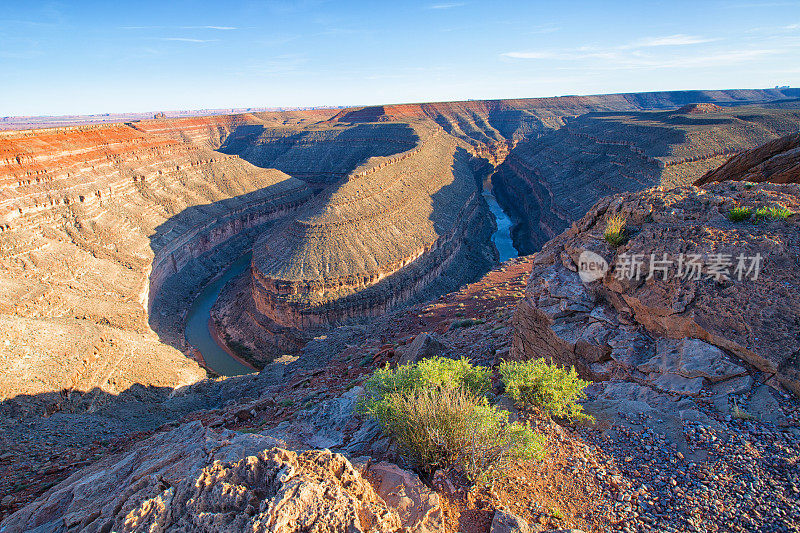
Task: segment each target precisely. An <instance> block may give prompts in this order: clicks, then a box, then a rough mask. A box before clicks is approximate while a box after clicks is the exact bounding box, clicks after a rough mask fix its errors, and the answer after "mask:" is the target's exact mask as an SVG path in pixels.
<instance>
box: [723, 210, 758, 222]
mask: <svg viewBox="0 0 800 533" xmlns="http://www.w3.org/2000/svg"><path fill="white" fill-rule="evenodd" d="M752 214H753V213H752V211H751V210H750V208H749V207H734V208H733V209H731V210H730V211H728V220H730V221H731V222H742V221H744V220H747V219H748V218H750V215H752Z"/></svg>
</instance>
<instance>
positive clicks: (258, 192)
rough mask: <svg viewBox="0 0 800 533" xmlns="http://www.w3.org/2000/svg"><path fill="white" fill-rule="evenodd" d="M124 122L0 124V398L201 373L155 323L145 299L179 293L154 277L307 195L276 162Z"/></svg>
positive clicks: (165, 381) (120, 386)
mask: <svg viewBox="0 0 800 533" xmlns="http://www.w3.org/2000/svg"><path fill="white" fill-rule="evenodd" d="M220 120H221V119H220ZM152 122H153V123H161V122H163V121H152ZM134 126H135V125H126V124H115V125H106V126H93V127H79V128H58V129H52V130H41V131H23V132H7V133H2V134H0V153H1V154H2V156H1V157H0V194H2V197H1V199H0V221H1V222H2V224H1V225H2V228H3V231H2V232H0V263H1V265H2V267H1V268H0V279H1V280H2V287H3V290H2V291H0V312H1V313H2V319H3V320H4V321H5V322H6V323H7V327H5V328H4V333H3V336H4V339H2V342H3V343H4V344H3V345H4V349H3V350H2V361H1V362H0V365H2V367H3V372H2V376H3V377H2V381H3V383H2V394H3V395H4V396H5V397H10V396H14V395H17V394H21V393H25V394H35V393H39V392H49V391H53V390H62V389H66V390H71V389H78V390H90V389H92V388H100V389H102V390H105V391H108V392H112V393H118V392H120V391H123V390H125V389H127V388H128V387H129V386H130V385H131V384H133V383H141V384H145V385H148V384H152V385H157V386H176V385H180V384H184V383H191V382H194V381H196V380H198V379H201V378H202V377H204V376H205V372H204V371H203V370H202V369H201V368H199V367H198V366H197V365H196V364H194V363H193V362H192V361H190V360H187V359H186V358H185V357H184V355H183V354H181V353H180V352H179V351H177V350H175V349H174V348H170V347H169V346H166V345H164V344H162V343H161V342H160V341H159V338H158V337H157V336H156V335H155V334H154V332H153V330H152V329H151V327H150V325H151V323H152V322H153V321H152V318H153V313H152V312H151V311H152V303H153V302H154V301H156V300H158V299H159V298H161V299H162V300H163V299H167V300H170V299H171V300H175V301H177V300H180V299H182V298H188V297H189V296H190V295H189V294H185V293H183V294H177V295H176V294H172V295H165V294H162V292H163V288H164V286H165V283H166V282H167V281H168V280H169V279H171V278H173V277H174V276H175V274H176V273H177V272H181V271H182V268H185V266H186V265H187V264H189V263H191V262H192V261H193V260H194V259H196V258H198V257H202V256H203V255H204V254H207V253H208V252H209V251H210V250H212V249H215V248H216V247H218V246H220V245H221V244H222V243H224V242H226V241H227V240H229V239H230V238H231V237H233V236H234V235H237V234H239V233H240V232H241V231H242V230H243V229H246V228H249V227H251V226H254V225H258V224H262V223H264V222H269V221H271V220H272V219H274V218H276V217H279V216H283V215H285V214H286V213H288V212H290V211H291V210H293V209H295V208H296V207H298V206H299V205H300V204H301V203H303V202H304V201H305V200H306V199H308V198H310V196H311V190H310V189H309V188H308V187H307V186H306V185H305V184H304V183H303V182H301V181H299V180H296V179H293V178H290V177H289V176H287V175H286V174H284V173H281V172H279V171H277V170H269V169H261V168H258V167H255V166H253V165H251V164H250V163H247V162H246V161H244V160H242V159H241V158H239V157H238V156H236V155H228V154H222V153H220V152H215V151H212V150H210V149H208V148H205V147H203V146H201V145H200V144H193V143H192V142H188V141H184V140H178V139H176V138H175V137H174V135H173V134H172V133H170V134H163V133H161V132H156V133H152V132H148V131H145V129H143V128H142V127H134ZM195 126H197V125H196V124H195ZM197 127H199V126H197ZM205 127H207V129H215V128H216V126H214V127H212V126H211V125H209V124H206V126H205ZM215 131H216V130H215ZM201 206H202V207H201ZM195 281H196V283H201V282H202V281H203V280H202V279H197V280H195ZM185 285H186V284H184V286H183V287H182V288H183V289H186V288H187V287H186V286H185ZM159 311H162V309H159ZM157 314H158V315H160V313H157ZM170 316H176V315H175V314H171V315H170ZM31 331H36V332H37V333H35V334H34V333H31ZM38 332H41V334H39V333H38ZM45 332H47V334H46V335H45V334H44V333H45ZM81 332H83V333H81ZM174 337H175V338H176V339H178V338H179V337H178V336H177V335H175V336H174ZM71 339H78V340H77V341H73V340H71ZM173 346H180V344H179V343H174V344H173Z"/></svg>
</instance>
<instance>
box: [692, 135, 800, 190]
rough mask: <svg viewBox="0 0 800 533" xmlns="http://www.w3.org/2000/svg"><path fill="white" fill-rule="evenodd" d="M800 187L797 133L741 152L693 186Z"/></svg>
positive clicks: (799, 150)
mask: <svg viewBox="0 0 800 533" xmlns="http://www.w3.org/2000/svg"><path fill="white" fill-rule="evenodd" d="M731 180H735V181H752V182H757V183H761V182H763V181H769V182H772V183H800V133H795V134H793V135H786V136H785V137H781V138H779V139H775V140H774V141H771V142H768V143H766V144H764V145H763V146H759V147H758V148H754V149H752V150H748V151H746V152H742V153H740V154H738V155H736V156H734V157H732V158H730V160H728V161H727V162H726V163H725V164H724V165H721V166H720V167H719V168H716V169H714V170H710V171H708V172H707V173H706V174H704V175H703V177H702V178H700V179H699V180H697V181H696V182H695V185H706V184H709V183H715V182H719V181H731Z"/></svg>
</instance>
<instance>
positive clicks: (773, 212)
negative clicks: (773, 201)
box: [755, 207, 794, 220]
mask: <svg viewBox="0 0 800 533" xmlns="http://www.w3.org/2000/svg"><path fill="white" fill-rule="evenodd" d="M793 214H794V213H792V212H791V211H790V210H788V209H786V208H785V207H759V208H758V209H756V213H755V218H756V220H763V219H767V218H768V219H771V220H786V219H787V218H789V217H790V216H792V215H793Z"/></svg>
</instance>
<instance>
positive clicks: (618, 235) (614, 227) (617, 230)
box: [603, 214, 628, 246]
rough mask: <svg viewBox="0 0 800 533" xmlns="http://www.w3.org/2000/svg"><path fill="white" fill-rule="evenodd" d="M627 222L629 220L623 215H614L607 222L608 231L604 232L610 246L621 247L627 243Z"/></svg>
mask: <svg viewBox="0 0 800 533" xmlns="http://www.w3.org/2000/svg"><path fill="white" fill-rule="evenodd" d="M627 222H628V219H627V218H625V217H624V216H622V215H621V214H618V215H614V216H613V217H611V218H609V219H608V221H606V230H605V231H604V232H603V237H604V238H605V240H606V242H607V243H608V244H610V245H611V246H620V245H621V244H623V243H624V242H625V241H626V239H627V237H626V235H625V224H626V223H627Z"/></svg>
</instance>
